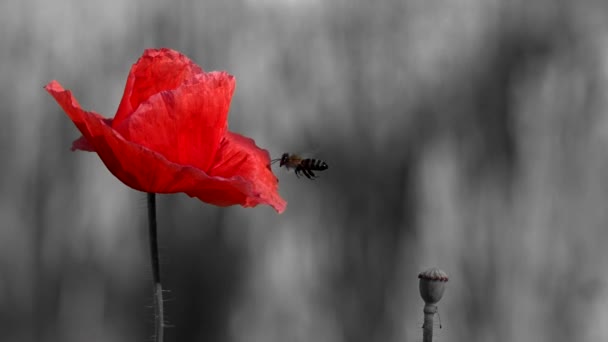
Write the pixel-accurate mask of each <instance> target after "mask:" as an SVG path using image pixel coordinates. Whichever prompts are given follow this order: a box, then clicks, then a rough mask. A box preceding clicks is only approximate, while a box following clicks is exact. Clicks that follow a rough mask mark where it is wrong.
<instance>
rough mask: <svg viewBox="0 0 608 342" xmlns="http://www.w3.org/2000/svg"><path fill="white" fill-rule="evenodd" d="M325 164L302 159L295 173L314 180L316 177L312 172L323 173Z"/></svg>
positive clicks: (320, 161)
mask: <svg viewBox="0 0 608 342" xmlns="http://www.w3.org/2000/svg"><path fill="white" fill-rule="evenodd" d="M327 167H328V166H327V164H326V163H325V162H324V161H322V160H319V159H312V158H309V159H303V160H302V161H301V162H300V163H299V164H298V166H297V167H296V170H295V173H296V175H299V174H300V172H301V173H303V174H304V176H306V177H307V178H309V179H314V178H315V177H316V175H315V174H314V172H313V171H323V170H326V169H327Z"/></svg>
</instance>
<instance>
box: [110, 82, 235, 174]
mask: <svg viewBox="0 0 608 342" xmlns="http://www.w3.org/2000/svg"><path fill="white" fill-rule="evenodd" d="M234 87H235V80H234V77H233V76H232V75H229V74H228V73H226V72H211V73H203V74H199V75H196V77H195V78H194V79H192V80H191V81H189V82H188V83H185V84H183V85H181V86H179V87H178V88H176V89H174V90H168V91H163V92H161V93H159V94H156V95H153V96H152V97H151V98H150V99H148V100H147V101H144V102H142V103H141V104H140V105H139V108H137V110H136V111H135V113H133V114H132V115H130V116H129V117H128V118H127V119H125V120H124V121H123V122H122V123H121V124H119V125H114V128H115V129H116V130H117V131H118V132H120V133H121V134H122V136H123V137H124V138H125V139H126V140H128V141H131V142H134V143H136V144H140V145H142V146H144V147H147V148H149V149H150V150H152V151H155V152H158V153H160V154H162V155H163V156H164V157H165V158H167V159H168V160H169V161H171V162H174V163H177V164H182V165H190V166H194V167H196V168H198V169H201V170H203V171H208V169H209V167H210V166H211V164H212V162H213V160H214V157H215V153H216V151H217V149H218V146H219V144H220V140H221V138H222V137H223V136H224V133H225V132H226V130H227V126H228V111H229V108H230V100H231V98H232V93H233V92H234Z"/></svg>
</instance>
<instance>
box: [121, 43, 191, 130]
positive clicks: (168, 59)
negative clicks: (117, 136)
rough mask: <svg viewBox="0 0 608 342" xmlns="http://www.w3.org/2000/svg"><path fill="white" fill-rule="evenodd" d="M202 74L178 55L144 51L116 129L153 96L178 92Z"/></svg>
mask: <svg viewBox="0 0 608 342" xmlns="http://www.w3.org/2000/svg"><path fill="white" fill-rule="evenodd" d="M201 72H202V69H201V68H200V67H199V66H198V65H196V64H194V62H192V61H191V60H190V59H189V58H188V57H186V56H184V55H182V54H181V53H179V52H177V51H174V50H171V49H160V50H155V49H147V50H145V51H144V53H143V55H142V56H141V58H140V59H139V60H138V61H137V62H135V64H133V66H132V67H131V71H130V72H129V77H128V78H127V84H126V86H125V91H124V94H123V96H122V100H121V101H120V105H119V106H118V110H117V111H116V115H115V116H114V125H119V124H120V123H121V122H122V121H123V120H124V119H126V118H127V117H128V116H129V115H131V114H132V113H133V112H134V111H135V110H136V109H137V107H138V106H139V105H140V103H142V102H143V101H145V100H147V99H148V98H149V97H150V96H152V95H154V94H156V93H159V92H161V91H163V90H171V89H175V88H177V87H178V86H179V85H181V84H182V83H183V82H184V80H187V79H190V78H192V77H194V75H196V74H199V73H201Z"/></svg>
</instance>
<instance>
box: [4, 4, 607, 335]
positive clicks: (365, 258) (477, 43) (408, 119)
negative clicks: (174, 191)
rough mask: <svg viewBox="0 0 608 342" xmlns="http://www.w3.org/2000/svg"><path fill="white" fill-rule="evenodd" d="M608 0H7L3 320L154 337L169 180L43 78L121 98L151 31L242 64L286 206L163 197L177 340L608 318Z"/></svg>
mask: <svg viewBox="0 0 608 342" xmlns="http://www.w3.org/2000/svg"><path fill="white" fill-rule="evenodd" d="M607 15H608V3H606V2H604V1H591V0H589V1H587V0H582V1H576V2H575V1H569V0H536V1H523V0H519V1H518V0H509V1H507V0H504V1H500V0H382V1H365V0H341V1H340V0H336V1H320V0H229V1H225V0H213V1H196V0H174V1H160V0H156V1H149V0H147V1H143V0H138V1H123V0H106V1H81V0H61V1H42V0H26V1H22V0H4V1H2V3H1V4H0V108H1V110H2V124H1V125H0V134H1V136H0V159H1V160H2V167H1V168H0V185H1V193H0V340H2V341H5V342H13V341H15V342H16V341H61V342H72V341H91V342H94V341H117V342H120V341H147V340H150V338H151V336H152V322H153V313H152V310H151V308H150V307H151V305H152V302H153V301H152V289H151V274H150V266H149V259H148V246H147V236H146V202H145V195H144V194H142V193H138V192H136V191H133V190H131V189H128V188H127V187H125V186H124V185H122V184H121V183H120V182H118V181H117V180H116V179H115V178H114V177H113V176H112V175H111V174H110V173H109V172H108V171H107V170H106V168H105V167H104V166H103V164H102V163H101V161H100V160H99V158H98V157H97V156H96V155H95V154H91V153H72V152H70V151H69V147H70V144H71V141H72V140H74V139H76V138H77V137H78V136H79V134H78V132H77V130H76V129H75V127H74V126H73V124H72V123H71V122H70V121H69V120H68V118H67V117H66V116H65V115H64V114H63V113H62V111H61V110H60V109H59V106H58V105H57V104H56V103H55V102H54V100H53V99H52V98H51V97H50V96H49V95H48V94H46V92H45V91H44V90H43V89H42V87H43V86H44V85H45V84H46V83H47V82H49V81H50V80H52V79H57V80H59V81H60V82H61V83H62V84H63V85H64V86H65V87H66V88H68V89H72V90H73V91H74V93H75V95H76V96H77V98H78V100H79V102H80V103H81V104H82V105H83V107H84V108H87V109H90V110H94V111H97V112H99V113H102V114H104V115H106V116H112V115H113V113H114V111H115V110H116V107H117V105H118V102H119V100H120V98H121V96H122V91H123V88H124V82H125V79H126V76H127V73H128V71H129V68H130V66H131V64H132V63H134V62H135V61H136V60H137V58H138V57H139V56H140V55H141V53H142V51H143V50H144V49H145V48H150V47H170V48H174V49H177V50H179V51H182V52H183V53H185V54H186V55H188V56H189V57H191V58H192V59H193V60H194V61H196V62H197V63H198V64H200V65H201V66H202V67H203V68H205V69H207V70H220V69H221V70H228V71H229V72H231V73H232V74H234V75H235V76H236V78H237V90H236V92H235V96H234V98H233V102H232V107H231V116H230V127H231V129H232V130H234V131H237V132H241V133H243V134H245V135H248V136H251V137H253V138H254V139H256V141H257V143H258V144H259V145H260V146H264V147H266V148H267V149H268V150H269V151H270V152H271V154H272V155H273V156H279V155H280V154H281V153H283V152H286V151H287V152H311V153H313V156H314V157H317V158H322V159H324V160H326V161H327V163H328V164H329V165H330V169H329V170H328V171H326V172H324V173H323V174H322V176H321V178H319V179H318V180H316V181H314V182H311V181H309V180H307V179H296V178H295V176H294V175H293V174H291V173H287V172H285V171H283V170H277V175H278V177H279V178H280V192H281V194H282V195H283V196H284V197H285V198H286V199H287V201H288V208H287V211H286V212H285V213H283V214H282V215H277V214H276V213H275V212H274V211H273V210H272V209H270V208H268V207H260V208H255V209H244V208H240V207H230V208H216V207H212V206H209V205H206V204H203V203H201V202H199V201H197V200H195V199H191V198H189V197H187V196H185V195H163V196H160V197H159V201H158V211H159V212H158V215H159V217H158V220H159V225H160V226H159V229H160V243H161V253H162V256H161V258H162V267H163V268H162V273H163V274H162V276H163V278H164V283H165V288H166V289H168V290H169V292H168V293H167V294H166V296H167V297H168V298H167V302H166V304H165V305H166V309H167V320H168V323H169V324H170V325H172V326H173V327H172V328H170V329H168V330H167V332H166V333H167V341H234V342H240V341H243V342H258V341H259V342H272V341H319V342H346V341H348V342H357V341H361V342H363V341H365V342H371V341H421V339H422V329H421V326H422V308H423V303H422V301H421V299H420V297H419V294H418V287H417V286H418V280H417V274H418V272H420V271H422V270H424V269H426V268H428V267H432V266H438V267H440V268H442V269H444V270H445V271H446V272H447V273H448V274H449V276H450V281H449V283H448V288H447V291H446V294H445V296H444V299H443V300H442V301H441V302H440V305H439V312H440V314H441V322H442V326H443V328H442V329H440V330H439V329H437V327H436V331H435V335H436V339H437V340H439V341H442V340H443V341H598V340H605V339H607V338H608V325H606V324H605V322H606V320H607V319H608V289H607V282H608V275H607V272H606V268H607V267H608V248H606V243H608V231H607V229H606V226H607V225H608V210H606V208H607V207H608V115H607V113H606V110H607V109H608V103H607V100H606V95H605V94H606V93H607V92H608V78H607V77H608V38H607V37H608V19H607V18H608V16H607Z"/></svg>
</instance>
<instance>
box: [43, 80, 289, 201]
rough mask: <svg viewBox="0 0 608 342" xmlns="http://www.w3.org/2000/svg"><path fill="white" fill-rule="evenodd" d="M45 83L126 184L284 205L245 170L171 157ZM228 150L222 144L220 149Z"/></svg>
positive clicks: (206, 198) (204, 197) (54, 84)
mask: <svg viewBox="0 0 608 342" xmlns="http://www.w3.org/2000/svg"><path fill="white" fill-rule="evenodd" d="M45 89H46V90H47V91H48V92H49V93H50V94H51V95H52V96H53V97H54V98H55V100H56V101H57V102H58V103H59V105H60V106H61V107H62V108H63V110H64V111H65V112H66V114H67V115H68V116H69V117H70V118H71V119H72V121H73V122H74V124H75V125H76V127H77V128H78V129H79V130H80V132H81V133H82V134H83V137H84V138H85V139H86V141H87V142H88V144H89V145H90V147H92V148H93V149H94V150H95V151H96V152H97V153H98V155H99V157H100V158H101V160H102V161H103V163H104V164H105V165H106V167H107V168H108V169H109V170H110V172H111V173H112V174H113V175H114V176H116V178H118V179H119V180H120V181H122V182H123V183H125V184H126V185H127V186H129V187H131V188H133V189H136V190H140V191H144V192H152V193H176V192H185V193H186V194H188V195H189V196H191V197H197V198H199V199H200V200H202V201H204V202H207V203H210V204H214V205H218V206H229V205H235V204H240V205H242V206H245V207H253V206H256V205H258V204H268V205H271V206H273V207H274V208H275V209H276V210H277V211H278V212H282V211H283V210H284V209H285V202H284V201H283V200H282V199H281V198H280V197H278V195H275V197H277V198H278V199H277V198H274V197H273V196H272V194H266V193H260V190H261V189H260V186H259V185H254V184H252V183H251V180H250V179H248V178H247V174H244V175H235V174H232V175H231V177H230V178H227V177H213V176H210V175H208V174H207V173H205V172H203V171H202V170H200V169H197V168H195V167H192V166H187V165H180V164H176V163H172V162H170V161H169V160H167V158H165V157H164V156H162V155H161V154H159V153H156V152H154V151H152V150H150V149H148V148H146V147H144V146H141V145H139V144H136V143H133V142H130V141H127V140H125V138H124V137H123V136H122V135H121V134H120V133H119V132H117V131H116V130H114V129H113V128H112V127H111V125H109V124H108V123H109V121H108V119H105V118H103V117H102V116H101V115H99V114H97V113H94V112H87V111H84V110H83V109H82V108H80V106H79V104H78V102H77V101H76V99H75V98H74V97H73V95H72V94H71V92H70V91H69V90H65V89H63V87H62V86H61V85H60V84H59V83H58V82H56V81H52V82H51V83H49V84H48V85H47V86H46V87H45ZM243 139H246V138H243ZM223 142H225V143H223V144H222V146H225V145H226V144H229V141H228V140H227V139H223ZM229 150H230V149H229ZM229 150H228V151H226V149H223V151H224V152H230V151H229ZM220 151H222V149H221V148H220ZM216 159H217V157H216ZM254 159H256V158H254ZM220 169H221V167H220ZM268 172H270V170H268ZM266 177H267V176H266ZM260 179H263V177H260ZM275 182H276V179H275ZM274 189H275V190H276V186H275V188H274ZM262 190H263V189H262Z"/></svg>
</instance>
